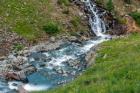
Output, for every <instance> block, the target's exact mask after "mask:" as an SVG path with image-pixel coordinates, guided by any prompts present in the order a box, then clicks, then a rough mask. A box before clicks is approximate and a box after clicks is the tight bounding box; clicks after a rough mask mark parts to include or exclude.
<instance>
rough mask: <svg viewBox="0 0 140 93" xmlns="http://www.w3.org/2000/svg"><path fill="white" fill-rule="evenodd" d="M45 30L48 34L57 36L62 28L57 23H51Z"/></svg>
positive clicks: (44, 27)
mask: <svg viewBox="0 0 140 93" xmlns="http://www.w3.org/2000/svg"><path fill="white" fill-rule="evenodd" d="M43 30H44V31H45V32H46V33H48V34H51V35H53V34H56V33H58V32H60V27H59V25H58V24H57V23H55V22H53V21H50V22H48V23H47V24H46V25H45V26H43Z"/></svg>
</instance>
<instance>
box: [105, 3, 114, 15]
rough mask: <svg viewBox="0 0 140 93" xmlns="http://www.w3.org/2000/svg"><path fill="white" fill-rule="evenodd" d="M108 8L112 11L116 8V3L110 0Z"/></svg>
mask: <svg viewBox="0 0 140 93" xmlns="http://www.w3.org/2000/svg"><path fill="white" fill-rule="evenodd" d="M106 8H107V10H108V11H110V12H112V11H113V10H114V4H113V1H112V0H108V2H107V4H106Z"/></svg>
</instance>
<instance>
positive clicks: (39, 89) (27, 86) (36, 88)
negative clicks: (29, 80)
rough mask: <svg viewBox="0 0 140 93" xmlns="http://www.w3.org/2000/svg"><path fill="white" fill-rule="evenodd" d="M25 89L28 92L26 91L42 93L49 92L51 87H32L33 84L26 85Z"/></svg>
mask: <svg viewBox="0 0 140 93" xmlns="http://www.w3.org/2000/svg"><path fill="white" fill-rule="evenodd" d="M23 88H24V89H25V90H26V91H29V92H31V91H42V90H47V89H49V88H50V86H47V85H32V84H25V85H24V86H23Z"/></svg>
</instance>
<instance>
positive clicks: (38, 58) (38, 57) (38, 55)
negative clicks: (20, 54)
mask: <svg viewBox="0 0 140 93" xmlns="http://www.w3.org/2000/svg"><path fill="white" fill-rule="evenodd" d="M29 57H30V59H31V58H33V59H34V60H35V61H46V60H47V56H46V55H45V54H42V53H32V54H31V55H30V56H29Z"/></svg>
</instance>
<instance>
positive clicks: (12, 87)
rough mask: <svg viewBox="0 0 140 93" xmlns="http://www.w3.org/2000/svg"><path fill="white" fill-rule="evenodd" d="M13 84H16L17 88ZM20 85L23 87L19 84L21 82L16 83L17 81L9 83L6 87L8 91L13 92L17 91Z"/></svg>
mask: <svg viewBox="0 0 140 93" xmlns="http://www.w3.org/2000/svg"><path fill="white" fill-rule="evenodd" d="M14 84H16V85H17V86H14ZM21 85H23V83H21V82H18V81H11V82H8V87H9V88H10V89H12V90H13V89H15V90H18V87H19V86H21Z"/></svg>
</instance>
